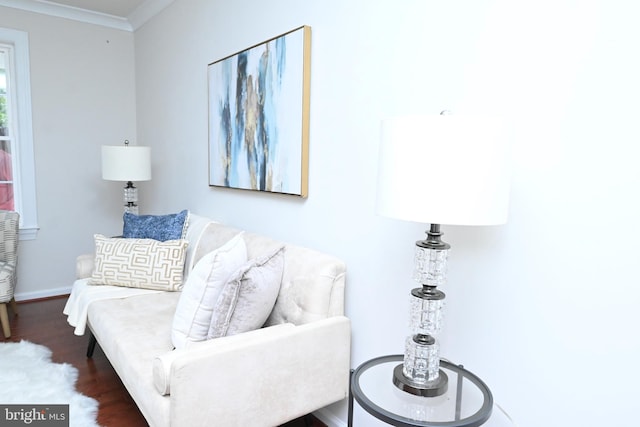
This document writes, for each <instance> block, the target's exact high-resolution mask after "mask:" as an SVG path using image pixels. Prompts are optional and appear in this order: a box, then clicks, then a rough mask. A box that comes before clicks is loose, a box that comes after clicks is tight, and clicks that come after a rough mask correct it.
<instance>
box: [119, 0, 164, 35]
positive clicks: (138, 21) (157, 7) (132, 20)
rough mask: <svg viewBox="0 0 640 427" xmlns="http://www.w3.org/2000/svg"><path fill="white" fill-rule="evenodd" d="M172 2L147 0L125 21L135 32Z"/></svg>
mask: <svg viewBox="0 0 640 427" xmlns="http://www.w3.org/2000/svg"><path fill="white" fill-rule="evenodd" d="M173 1H174V0H147V1H145V2H144V3H142V4H141V5H140V6H138V8H137V9H136V10H134V11H133V12H131V13H130V14H129V16H127V19H128V20H129V24H130V25H131V27H132V30H133V31H135V30H137V29H138V28H140V27H142V26H143V25H144V24H145V23H146V22H147V21H148V20H149V19H151V18H153V17H154V16H156V15H157V14H158V13H160V12H162V11H163V10H164V9H166V8H167V7H168V6H169V5H170V4H171V3H173Z"/></svg>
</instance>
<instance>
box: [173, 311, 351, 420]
mask: <svg viewBox="0 0 640 427" xmlns="http://www.w3.org/2000/svg"><path fill="white" fill-rule="evenodd" d="M275 328H278V327H277V326H276V327H275ZM270 329H271V328H264V329H260V330H258V331H252V332H250V333H245V334H239V335H235V336H231V337H225V338H218V339H216V340H211V341H207V342H204V343H200V344H202V346H198V347H197V348H196V346H194V347H193V348H190V349H189V350H190V351H187V352H185V353H184V354H182V355H180V356H179V357H176V358H175V360H173V363H172V365H171V368H170V382H171V396H170V400H171V411H170V412H171V425H175V426H187V425H188V426H210V425H211V422H212V420H215V423H216V425H225V426H247V425H252V426H256V425H264V426H274V425H281V424H284V423H285V422H287V421H290V420H292V419H294V418H297V417H300V416H302V415H305V414H308V413H310V412H313V411H315V410H317V409H320V408H322V407H324V406H327V405H329V404H331V403H334V402H337V401H339V400H342V399H344V398H346V397H347V396H348V392H349V373H350V354H351V324H350V321H349V319H347V318H346V317H344V316H336V317H331V318H328V319H323V320H319V321H315V322H311V323H307V324H304V325H300V326H293V325H292V327H287V328H278V329H275V330H271V331H268V330H270ZM203 396H206V398H207V402H209V403H208V404H207V405H202V397H203ZM256 423H259V424H256Z"/></svg>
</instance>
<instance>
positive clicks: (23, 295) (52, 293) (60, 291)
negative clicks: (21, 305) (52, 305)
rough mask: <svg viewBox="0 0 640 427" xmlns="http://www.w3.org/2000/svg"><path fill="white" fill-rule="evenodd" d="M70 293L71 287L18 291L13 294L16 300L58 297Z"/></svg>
mask: <svg viewBox="0 0 640 427" xmlns="http://www.w3.org/2000/svg"><path fill="white" fill-rule="evenodd" d="M70 293H71V288H70V287H68V288H56V289H47V290H44V291H35V292H18V293H16V294H15V295H14V297H15V299H16V301H29V300H33V299H40V298H50V297H58V296H60V295H69V294H70Z"/></svg>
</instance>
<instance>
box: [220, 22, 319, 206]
mask: <svg viewBox="0 0 640 427" xmlns="http://www.w3.org/2000/svg"><path fill="white" fill-rule="evenodd" d="M310 58H311V28H310V27H308V26H302V27H300V28H297V29H295V30H292V31H289V32H287V33H285V34H282V35H280V36H278V37H275V38H273V39H270V40H267V41H266V42H263V43H261V44H258V45H255V46H253V47H250V48H248V49H245V50H243V51H241V52H238V53H236V54H233V55H230V56H228V57H226V58H223V59H220V60H218V61H216V62H213V63H211V64H209V66H208V81H209V185H211V186H220V187H228V188H239V189H246V190H256V191H265V192H273V193H284V194H293V195H297V196H301V197H307V192H308V161H309V154H308V151H309V79H310V65H311V64H310V62H311V61H310Z"/></svg>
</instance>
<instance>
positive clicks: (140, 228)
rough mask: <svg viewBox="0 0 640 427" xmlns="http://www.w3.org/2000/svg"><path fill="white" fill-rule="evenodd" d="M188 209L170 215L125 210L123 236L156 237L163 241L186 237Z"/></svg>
mask: <svg viewBox="0 0 640 427" xmlns="http://www.w3.org/2000/svg"><path fill="white" fill-rule="evenodd" d="M188 215H189V211H188V210H186V209H185V210H183V211H182V212H179V213H177V214H169V215H135V214H132V213H129V212H125V214H124V217H123V220H124V227H123V229H122V237H124V238H127V239H155V240H159V241H161V242H165V241H167V240H177V239H182V238H183V237H184V232H185V231H186V229H187V217H188Z"/></svg>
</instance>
